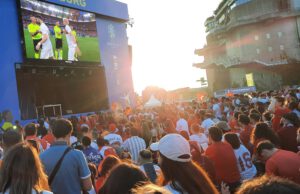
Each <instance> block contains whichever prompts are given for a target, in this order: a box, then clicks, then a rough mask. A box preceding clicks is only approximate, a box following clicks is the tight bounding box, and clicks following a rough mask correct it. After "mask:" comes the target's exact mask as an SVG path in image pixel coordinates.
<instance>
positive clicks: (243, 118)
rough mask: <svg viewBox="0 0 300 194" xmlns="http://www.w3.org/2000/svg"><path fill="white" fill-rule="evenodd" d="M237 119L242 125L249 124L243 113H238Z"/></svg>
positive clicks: (248, 119)
mask: <svg viewBox="0 0 300 194" xmlns="http://www.w3.org/2000/svg"><path fill="white" fill-rule="evenodd" d="M238 121H239V122H240V123H241V124H243V125H249V124H250V118H249V117H248V116H247V115H245V114H241V115H239V119H238Z"/></svg>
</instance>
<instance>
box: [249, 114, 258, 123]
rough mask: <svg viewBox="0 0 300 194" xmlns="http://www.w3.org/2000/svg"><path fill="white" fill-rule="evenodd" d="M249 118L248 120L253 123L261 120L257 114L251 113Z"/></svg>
mask: <svg viewBox="0 0 300 194" xmlns="http://www.w3.org/2000/svg"><path fill="white" fill-rule="evenodd" d="M249 117H250V120H251V121H253V122H254V123H257V122H259V121H260V119H261V115H260V114H259V113H251V114H250V115H249Z"/></svg>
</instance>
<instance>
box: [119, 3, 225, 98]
mask: <svg viewBox="0 0 300 194" xmlns="http://www.w3.org/2000/svg"><path fill="white" fill-rule="evenodd" d="M119 1H121V2H124V3H127V4H128V9H129V15H130V17H131V18H133V19H134V25H133V27H132V28H130V27H129V28H128V30H127V32H128V37H129V44H131V45H132V46H133V66H132V73H133V82H134V88H135V90H136V91H137V92H138V93H140V92H141V91H142V90H143V89H144V88H145V87H147V86H158V87H161V88H164V89H167V90H173V89H177V88H183V87H192V88H195V87H200V83H199V82H197V81H196V80H199V79H200V78H201V77H204V76H205V71H204V70H200V69H197V68H195V67H193V66H192V64H193V63H195V62H201V61H203V59H202V58H201V57H197V56H195V55H194V50H195V49H196V48H202V47H203V45H204V44H205V43H206V38H205V37H206V33H205V27H204V22H205V20H206V18H208V17H209V16H211V15H213V11H214V10H215V9H216V8H217V6H218V4H219V3H220V0H209V1H206V0H187V1H179V0H175V1H174V0H119Z"/></svg>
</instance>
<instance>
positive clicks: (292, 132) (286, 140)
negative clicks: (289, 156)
mask: <svg viewBox="0 0 300 194" xmlns="http://www.w3.org/2000/svg"><path fill="white" fill-rule="evenodd" d="M297 130H298V128H297V127H294V126H287V127H283V128H280V129H279V130H278V132H277V134H278V137H279V139H280V145H281V148H282V149H283V150H288V151H291V152H295V153H297V152H298V148H297V146H298V143H297V140H296V137H297Z"/></svg>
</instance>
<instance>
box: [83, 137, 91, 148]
mask: <svg viewBox="0 0 300 194" xmlns="http://www.w3.org/2000/svg"><path fill="white" fill-rule="evenodd" d="M81 142H82V145H83V146H84V147H88V146H90V145H91V143H92V140H91V138H89V137H87V136H84V137H83V138H82V140H81Z"/></svg>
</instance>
